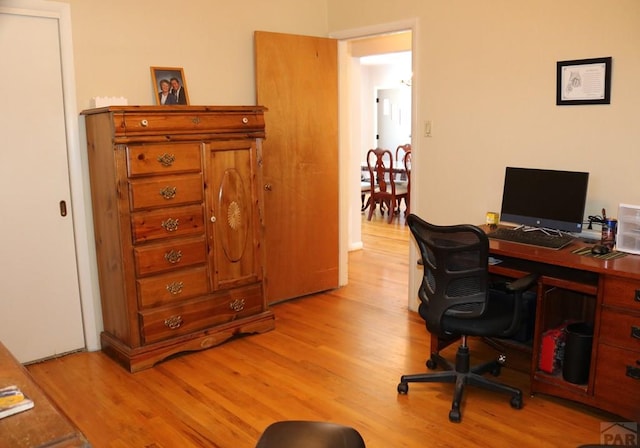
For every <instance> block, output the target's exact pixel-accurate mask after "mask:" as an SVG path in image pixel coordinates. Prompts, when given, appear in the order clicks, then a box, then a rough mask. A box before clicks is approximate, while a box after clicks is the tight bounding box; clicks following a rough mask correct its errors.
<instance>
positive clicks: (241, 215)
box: [206, 140, 262, 290]
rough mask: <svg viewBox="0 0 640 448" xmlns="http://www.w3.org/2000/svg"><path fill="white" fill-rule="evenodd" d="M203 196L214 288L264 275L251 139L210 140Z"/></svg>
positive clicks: (248, 280)
mask: <svg viewBox="0 0 640 448" xmlns="http://www.w3.org/2000/svg"><path fill="white" fill-rule="evenodd" d="M207 154H208V157H207V161H206V189H207V191H206V196H207V216H208V218H209V219H208V221H209V222H208V223H207V225H209V226H210V229H209V232H208V233H209V257H210V259H209V262H210V265H211V266H212V269H211V271H212V283H213V289H214V290H218V289H226V288H230V287H233V286H238V285H242V284H249V283H255V282H256V281H258V280H260V279H262V263H261V255H260V250H261V247H260V234H259V232H260V223H259V216H260V213H259V210H258V204H259V201H258V196H257V194H258V193H257V189H256V187H257V186H256V178H257V177H256V171H257V170H256V142H255V140H230V141H215V142H211V143H209V144H208V152H207Z"/></svg>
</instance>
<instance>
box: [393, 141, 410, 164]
mask: <svg viewBox="0 0 640 448" xmlns="http://www.w3.org/2000/svg"><path fill="white" fill-rule="evenodd" d="M408 152H411V143H406V144H404V145H400V146H398V147H397V148H396V161H397V162H401V161H402V159H404V156H405V154H407V153H408Z"/></svg>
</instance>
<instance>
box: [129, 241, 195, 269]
mask: <svg viewBox="0 0 640 448" xmlns="http://www.w3.org/2000/svg"><path fill="white" fill-rule="evenodd" d="M133 255H134V258H135V261H136V273H137V274H138V276H141V277H142V276H145V275H149V274H157V273H160V272H164V271H169V270H173V269H180V268H184V267H187V266H193V265H196V264H203V263H205V261H206V259H207V245H206V243H205V240H204V238H198V239H178V240H171V241H170V242H166V243H162V244H154V245H148V246H138V247H135V248H134V249H133Z"/></svg>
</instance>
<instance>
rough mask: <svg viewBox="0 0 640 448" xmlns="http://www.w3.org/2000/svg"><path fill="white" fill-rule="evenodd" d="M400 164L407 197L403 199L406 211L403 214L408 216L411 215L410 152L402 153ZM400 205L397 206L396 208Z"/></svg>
mask: <svg viewBox="0 0 640 448" xmlns="http://www.w3.org/2000/svg"><path fill="white" fill-rule="evenodd" d="M402 164H403V166H404V173H405V175H406V176H407V183H406V185H407V195H406V196H405V198H404V203H405V205H406V210H405V212H404V214H405V216H409V213H411V206H410V199H411V151H407V152H405V153H404V158H403V159H402ZM399 206H400V204H398V207H399Z"/></svg>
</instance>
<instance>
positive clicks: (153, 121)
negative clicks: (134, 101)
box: [115, 111, 264, 136]
mask: <svg viewBox="0 0 640 448" xmlns="http://www.w3.org/2000/svg"><path fill="white" fill-rule="evenodd" d="M115 118H116V128H119V130H124V135H127V136H139V135H154V134H158V133H162V132H169V131H170V132H171V133H172V134H181V133H210V132H215V133H220V132H223V131H227V132H234V133H235V132H242V131H246V132H255V131H264V115H263V114H262V112H255V111H243V112H238V113H228V112H225V113H211V112H207V113H204V114H203V113H200V112H179V113H176V112H172V113H166V114H148V113H145V112H141V113H127V114H124V115H122V116H121V118H120V119H121V120H122V121H121V122H118V119H119V117H115Z"/></svg>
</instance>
